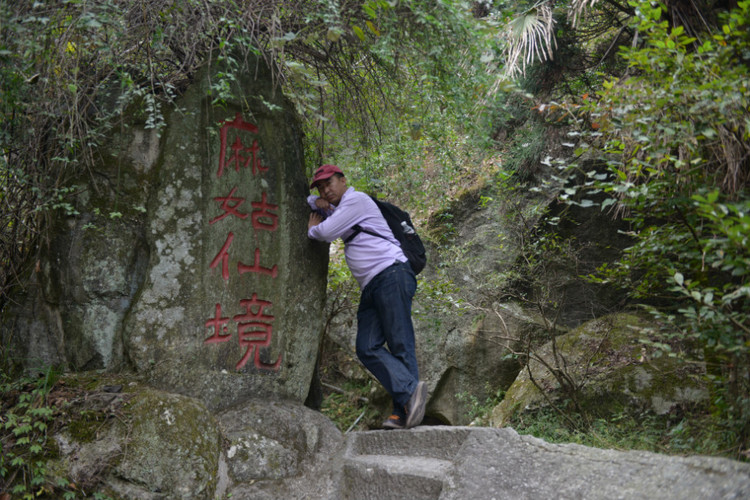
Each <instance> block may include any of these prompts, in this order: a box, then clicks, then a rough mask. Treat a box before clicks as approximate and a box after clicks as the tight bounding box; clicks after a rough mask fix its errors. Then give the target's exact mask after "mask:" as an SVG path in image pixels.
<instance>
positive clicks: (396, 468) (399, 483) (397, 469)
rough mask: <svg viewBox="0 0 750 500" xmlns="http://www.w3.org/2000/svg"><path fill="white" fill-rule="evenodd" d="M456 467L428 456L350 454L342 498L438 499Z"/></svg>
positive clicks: (352, 499)
mask: <svg viewBox="0 0 750 500" xmlns="http://www.w3.org/2000/svg"><path fill="white" fill-rule="evenodd" d="M394 438H395V436H394ZM452 467H453V464H452V462H450V461H448V460H441V459H437V458H427V457H408V456H388V455H356V456H353V457H348V458H347V459H346V461H345V463H344V467H343V477H342V479H343V480H342V484H341V489H340V491H339V493H340V496H339V498H341V499H342V500H369V499H373V500H391V499H392V500H401V499H404V498H408V499H410V500H437V499H438V498H440V493H441V492H442V490H443V485H444V481H445V480H446V478H447V477H448V473H449V471H450V470H451V469H452Z"/></svg>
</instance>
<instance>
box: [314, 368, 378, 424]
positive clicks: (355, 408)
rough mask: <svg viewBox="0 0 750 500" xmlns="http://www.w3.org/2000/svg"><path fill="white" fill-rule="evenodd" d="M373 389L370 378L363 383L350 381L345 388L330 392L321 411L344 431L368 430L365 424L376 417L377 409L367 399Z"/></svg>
mask: <svg viewBox="0 0 750 500" xmlns="http://www.w3.org/2000/svg"><path fill="white" fill-rule="evenodd" d="M371 389H372V381H371V380H369V379H368V380H367V381H366V382H362V383H359V382H355V381H349V382H347V383H346V384H345V385H344V387H343V388H341V389H338V388H337V389H335V390H332V391H329V392H328V394H327V395H326V396H325V398H324V399H323V404H322V406H321V408H320V411H321V413H323V415H325V416H327V417H328V418H330V419H331V420H332V421H333V423H335V424H336V427H338V429H339V430H340V431H342V432H348V431H351V430H366V429H367V427H366V425H365V424H367V423H369V422H370V420H371V419H372V418H376V415H375V412H376V410H375V409H373V408H371V407H370V404H369V401H368V399H367V396H368V395H369V394H370V392H371Z"/></svg>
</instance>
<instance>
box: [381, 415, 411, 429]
mask: <svg viewBox="0 0 750 500" xmlns="http://www.w3.org/2000/svg"><path fill="white" fill-rule="evenodd" d="M382 427H383V429H389V430H390V429H405V428H406V421H405V419H404V417H401V416H399V415H391V416H390V417H388V418H387V419H385V422H383V425H382Z"/></svg>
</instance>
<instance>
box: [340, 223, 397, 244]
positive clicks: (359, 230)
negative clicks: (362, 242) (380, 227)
mask: <svg viewBox="0 0 750 500" xmlns="http://www.w3.org/2000/svg"><path fill="white" fill-rule="evenodd" d="M352 230H354V232H353V233H352V234H350V235H349V236H348V237H347V238H346V239H345V240H344V244H347V243H349V242H350V241H352V240H353V239H354V237H355V236H357V235H358V234H359V233H367V234H370V235H372V236H377V237H378V238H383V239H384V240H388V238H386V237H385V236H383V235H382V234H380V233H376V232H375V231H370V230H369V229H365V228H363V227H362V226H360V225H359V224H354V226H352Z"/></svg>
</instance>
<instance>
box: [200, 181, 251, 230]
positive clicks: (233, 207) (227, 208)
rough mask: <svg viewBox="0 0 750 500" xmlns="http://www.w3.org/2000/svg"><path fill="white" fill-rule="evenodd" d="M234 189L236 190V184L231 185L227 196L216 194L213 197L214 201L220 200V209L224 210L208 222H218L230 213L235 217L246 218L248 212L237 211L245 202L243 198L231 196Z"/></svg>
mask: <svg viewBox="0 0 750 500" xmlns="http://www.w3.org/2000/svg"><path fill="white" fill-rule="evenodd" d="M235 191H237V186H235V187H233V188H232V190H231V191H230V192H229V194H228V195H227V196H218V197H216V198H214V201H220V202H221V209H222V210H223V211H224V213H223V214H221V215H219V216H217V217H214V218H213V219H211V221H210V222H209V224H214V223H215V222H219V221H220V220H222V219H224V218H225V217H228V216H230V215H234V216H235V217H239V218H240V219H243V220H244V219H247V217H248V215H249V214H247V213H245V212H240V211H239V208H240V205H242V204H243V203H245V198H235V197H234V196H233V195H234V192H235Z"/></svg>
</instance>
